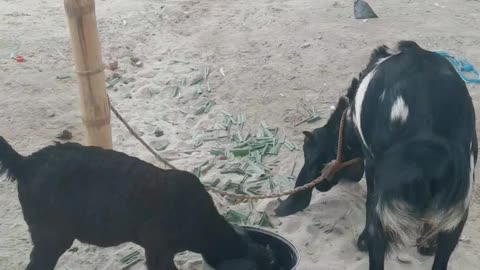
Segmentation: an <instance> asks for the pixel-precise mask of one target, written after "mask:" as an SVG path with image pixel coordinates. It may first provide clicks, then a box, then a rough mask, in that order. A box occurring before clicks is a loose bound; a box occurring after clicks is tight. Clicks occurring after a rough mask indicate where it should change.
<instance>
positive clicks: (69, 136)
mask: <svg viewBox="0 0 480 270" xmlns="http://www.w3.org/2000/svg"><path fill="white" fill-rule="evenodd" d="M72 137H73V136H72V132H70V131H69V130H67V129H64V130H63V131H62V132H60V133H59V134H58V135H57V136H55V138H57V139H60V140H71V139H72Z"/></svg>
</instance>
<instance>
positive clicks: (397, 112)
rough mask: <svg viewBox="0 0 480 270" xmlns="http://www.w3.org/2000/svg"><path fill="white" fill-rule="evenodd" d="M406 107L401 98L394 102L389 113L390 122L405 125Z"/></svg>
mask: <svg viewBox="0 0 480 270" xmlns="http://www.w3.org/2000/svg"><path fill="white" fill-rule="evenodd" d="M408 111H409V110H408V107H407V105H406V104H405V101H404V100H403V98H402V97H401V96H399V97H398V98H397V100H395V102H394V103H393V106H392V110H391V112H390V120H392V122H393V121H400V123H405V122H406V121H407V118H408Z"/></svg>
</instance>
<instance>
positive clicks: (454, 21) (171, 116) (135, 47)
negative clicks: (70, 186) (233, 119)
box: [0, 0, 480, 270]
mask: <svg viewBox="0 0 480 270" xmlns="http://www.w3.org/2000/svg"><path fill="white" fill-rule="evenodd" d="M352 2H353V1H333V0H324V1H318V0H277V1H271V0H257V1H233V0H204V1H161V0H136V1H132V0H113V1H105V0H97V15H98V28H99V33H100V36H101V40H102V46H103V56H104V59H105V61H110V60H118V61H119V64H120V69H119V70H118V71H117V72H118V73H119V74H120V75H121V76H122V82H120V83H117V84H116V85H114V86H113V87H111V88H109V94H110V95H111V98H112V100H113V102H114V104H115V106H117V108H118V109H119V110H120V111H121V112H122V114H124V116H125V118H126V119H127V120H128V121H129V122H130V123H132V124H133V125H134V126H135V128H136V130H138V131H139V132H140V133H142V134H143V138H144V139H146V140H147V141H148V142H149V143H152V144H153V145H155V146H156V148H157V149H163V148H165V149H164V150H161V151H160V153H161V154H162V155H163V156H165V157H167V158H168V159H169V160H171V162H172V163H173V164H174V165H176V166H178V167H179V168H182V169H186V170H190V171H191V170H193V169H194V168H195V167H196V166H198V165H200V164H202V163H204V162H205V161H208V160H213V157H212V155H211V154H210V153H209V150H210V149H212V147H214V146H218V145H221V144H222V143H224V142H221V141H219V142H215V141H210V142H204V143H203V144H202V145H200V146H198V144H197V142H198V140H199V138H201V137H202V136H207V135H209V134H208V133H209V130H210V129H212V128H214V127H215V124H216V123H217V122H219V121H222V119H223V116H222V114H221V112H222V111H227V112H229V113H233V114H238V113H244V114H245V115H246V117H247V119H248V120H247V125H246V128H247V129H251V130H256V129H257V128H258V126H259V124H260V122H261V121H262V120H265V121H266V122H267V123H268V125H269V126H271V127H278V128H280V129H281V130H282V132H285V133H286V135H287V137H288V138H289V139H290V140H291V141H293V142H295V143H296V144H297V145H301V142H302V139H303V138H302V135H301V131H302V130H305V129H307V130H311V129H313V128H315V127H317V126H319V125H321V124H322V123H323V121H324V120H325V118H326V117H328V108H329V107H330V106H331V105H332V104H334V103H335V101H336V99H337V98H338V97H339V96H340V95H341V94H342V92H343V91H344V89H345V88H346V86H348V83H349V81H350V80H351V78H352V76H354V75H356V74H357V73H358V71H360V69H361V68H362V67H363V65H364V64H365V63H366V59H367V57H368V55H369V53H370V51H371V50H372V49H373V48H374V47H376V46H378V45H380V44H382V43H386V44H389V45H392V44H394V43H395V42H396V41H398V40H400V39H413V40H416V41H417V42H419V44H420V45H421V46H424V47H425V48H429V49H442V50H446V51H449V52H452V53H454V54H457V55H459V56H462V57H465V58H468V59H469V60H471V62H472V63H473V64H474V65H476V66H477V67H480V60H479V59H480V49H479V47H478V40H480V32H479V31H478V30H477V28H478V25H480V2H479V1H478V0H470V1H463V0H427V1H411V0H398V1H386V0H371V1H369V2H370V4H371V5H372V6H373V7H374V9H375V11H376V12H377V14H378V15H379V16H380V17H381V18H380V19H377V20H370V21H361V20H354V19H353V18H352ZM0 21H1V23H0V70H1V72H0V134H1V135H2V136H4V137H6V138H7V139H8V140H9V141H10V142H11V143H12V144H13V145H14V147H15V148H16V149H17V150H18V151H19V152H21V153H23V154H29V153H31V152H33V151H35V150H37V149H39V148H41V147H43V146H45V145H47V144H50V143H52V140H54V139H55V136H56V135H57V134H58V133H60V132H61V131H62V130H64V129H68V130H70V131H71V132H72V133H73V141H79V142H81V141H82V126H81V120H80V115H79V107H78V86H77V84H76V78H75V74H74V73H73V65H72V60H71V50H70V44H69V36H68V32H67V28H66V20H65V15H64V10H63V3H62V1H47V0H42V1H34V0H0ZM11 53H15V54H16V55H21V56H23V57H25V59H26V62H25V63H16V62H15V61H14V60H11V59H10V55H11ZM132 56H134V57H138V58H139V59H140V60H141V61H142V62H143V66H142V67H135V66H132V65H131V64H130V57H132ZM205 68H208V69H209V70H210V75H209V78H208V85H207V83H206V81H203V82H201V83H199V84H196V85H193V86H190V83H191V82H192V80H194V78H195V77H198V76H200V75H201V73H202V71H203V70H205ZM199 74H200V75H199ZM107 75H108V76H109V77H110V78H111V76H112V74H111V72H107ZM125 80H126V82H127V83H124V82H123V81H125ZM183 82H186V84H185V85H184V83H183ZM177 85H180V94H179V96H177V97H174V96H173V95H172V92H173V88H174V87H176V86H177ZM208 87H209V88H210V91H205V90H206V89H208ZM199 88H200V89H202V90H203V92H204V93H203V94H201V95H198V94H197V93H198V89H199ZM478 91H479V87H476V88H475V87H471V92H472V95H473V96H474V97H475V100H476V103H478V102H477V98H476V96H477V94H478ZM208 100H214V101H215V103H216V105H215V106H213V107H212V109H211V111H210V112H209V113H206V114H200V115H196V114H195V111H196V110H197V109H198V108H199V107H200V106H201V105H203V104H204V103H205V102H207V101H208ZM302 102H306V103H308V104H310V105H314V106H316V107H317V108H318V109H319V110H321V112H322V116H323V119H322V121H320V122H316V123H313V124H303V125H300V126H298V127H293V122H292V121H293V119H298V118H299V117H301V116H300V114H299V112H298V111H297V108H298V107H299V104H301V103H302ZM446 109H448V108H446ZM112 119H113V120H112V126H113V134H114V145H115V149H117V150H120V151H124V152H126V153H129V154H132V155H135V156H138V157H140V158H142V159H144V160H147V161H149V162H153V163H155V160H154V158H153V157H152V156H151V155H150V154H149V153H148V152H147V151H145V149H144V148H143V147H142V146H141V145H139V143H138V142H137V141H136V140H135V139H134V138H133V137H132V136H130V135H129V133H128V132H127V131H126V129H125V128H123V127H122V126H121V124H120V123H119V122H118V121H117V120H116V119H114V118H112ZM157 128H158V129H161V130H162V131H163V132H164V135H163V136H161V137H156V136H155V135H154V131H155V130H156V129H157ZM295 160H296V162H297V163H298V164H302V162H303V161H302V154H301V152H300V151H297V152H290V151H288V150H287V149H285V148H282V150H281V152H280V154H279V156H278V159H277V162H276V163H274V165H272V170H273V173H274V174H278V175H288V174H289V173H290V171H291V170H292V164H293V163H294V161H295ZM221 165H222V162H221V161H219V162H218V163H215V164H214V165H213V168H212V169H211V170H210V171H208V172H206V174H205V175H203V176H202V179H203V180H205V181H207V180H208V181H211V180H213V179H216V178H221V180H222V181H226V180H227V178H232V179H233V180H238V179H237V178H238V177H237V178H235V176H230V175H228V176H225V175H221V174H219V171H220V167H221ZM299 169H300V165H298V166H297V167H296V169H295V173H297V172H298V170H299ZM292 184H293V183H289V184H286V186H284V187H283V188H288V186H289V185H292ZM364 196H365V191H364V187H363V183H362V184H361V185H357V184H355V185H343V186H339V187H337V188H335V189H334V190H332V191H331V192H329V193H326V194H320V193H315V195H314V199H313V201H312V204H311V206H310V207H309V208H308V209H307V210H306V211H304V212H302V213H299V214H297V215H294V216H291V217H287V218H282V219H278V218H275V217H272V220H273V223H274V224H275V227H276V228H275V229H274V230H275V231H278V232H280V233H281V234H282V235H283V236H285V237H286V238H288V239H289V240H291V241H292V242H293V243H294V244H296V245H297V247H298V248H299V250H300V252H301V255H302V262H301V265H300V268H299V269H302V270H313V269H322V270H323V269H324V270H330V269H331V270H340V269H348V270H365V269H367V268H368V256H367V255H366V254H364V253H361V252H359V251H357V250H356V248H355V246H354V242H355V240H356V236H357V234H358V233H359V232H360V231H361V229H362V226H363V224H364V205H363V204H364ZM214 198H215V200H216V202H217V204H218V206H219V209H220V210H221V211H222V212H225V211H226V210H227V209H228V208H229V207H230V206H229V205H228V203H227V202H226V201H224V200H223V199H222V198H220V197H218V196H215V195H214ZM276 203H277V202H276V201H274V200H271V201H264V202H262V203H261V204H259V205H258V206H257V208H258V209H260V210H261V209H266V210H267V211H268V212H270V213H271V211H272V210H273V209H274V208H275V206H276ZM479 215H480V205H479V200H478V199H477V198H475V201H474V203H473V205H472V210H471V215H470V219H469V221H468V224H467V226H466V229H465V231H464V234H463V237H462V241H461V242H460V244H459V247H458V249H457V250H456V251H455V253H454V256H453V258H452V260H451V267H450V268H451V269H462V270H469V269H478V265H479V264H480V257H478V254H480V242H479V241H478V239H479V237H480V229H479V228H480V226H479V222H480V220H479ZM30 249H31V244H30V239H29V235H28V232H27V227H26V225H25V223H24V221H23V217H22V214H21V210H20V206H19V203H18V199H17V194H16V187H15V185H14V184H12V183H7V182H4V181H3V182H0V269H8V270H15V269H24V267H25V266H26V264H27V263H28V255H29V252H30ZM134 250H141V249H140V248H139V247H137V246H134V245H130V244H125V245H122V246H119V247H114V248H105V249H100V248H96V247H94V246H89V245H84V244H80V243H78V242H75V244H74V247H73V248H72V249H71V250H70V251H69V252H67V253H66V254H65V255H64V256H63V257H62V258H61V259H60V261H59V263H58V266H57V269H72V270H73V269H78V270H80V269H105V270H113V269H121V268H122V264H121V263H120V259H121V258H122V257H123V256H125V255H126V254H128V253H130V252H132V251H134ZM399 254H401V255H400V256H401V258H402V260H403V261H407V264H405V263H401V262H400V261H399V260H398V258H397V255H398V254H393V255H392V256H391V258H390V259H389V260H388V262H387V269H392V270H396V269H406V268H408V269H412V270H421V269H423V270H425V269H430V267H431V263H432V259H431V258H426V257H421V256H419V255H418V254H416V252H415V251H414V250H413V249H408V250H405V251H402V252H401V253H399ZM177 263H178V265H179V268H180V269H184V270H186V269H188V270H192V269H200V268H201V264H202V262H201V261H200V260H199V258H198V256H192V255H189V254H187V255H184V256H179V258H178V261H177ZM130 269H137V270H139V269H145V267H144V266H143V264H142V263H139V264H136V265H134V266H133V267H131V268H130Z"/></svg>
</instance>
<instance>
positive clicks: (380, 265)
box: [367, 198, 387, 270]
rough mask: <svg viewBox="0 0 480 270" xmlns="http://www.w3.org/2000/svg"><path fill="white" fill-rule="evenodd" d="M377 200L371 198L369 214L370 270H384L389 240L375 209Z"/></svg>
mask: <svg viewBox="0 0 480 270" xmlns="http://www.w3.org/2000/svg"><path fill="white" fill-rule="evenodd" d="M373 205H375V199H374V198H371V200H370V204H369V205H368V206H367V207H368V208H369V210H368V212H369V214H370V216H369V217H368V223H367V231H368V258H369V264H370V266H369V269H370V270H384V263H385V251H386V248H387V239H386V236H385V232H384V230H383V226H382V224H381V221H380V218H379V216H378V214H377V212H376V211H375V209H374V208H373Z"/></svg>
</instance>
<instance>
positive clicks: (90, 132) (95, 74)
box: [64, 0, 112, 149]
mask: <svg viewBox="0 0 480 270" xmlns="http://www.w3.org/2000/svg"><path fill="white" fill-rule="evenodd" d="M64 5H65V11H66V13H67V18H68V27H69V29H70V39H71V44H72V52H73V60H74V62H75V68H76V72H77V77H78V81H79V85H80V109H81V115H82V121H83V125H84V126H85V131H86V136H87V141H86V144H87V145H95V146H100V147H103V148H106V149H111V148H112V127H111V125H110V106H109V102H108V96H107V91H106V87H105V73H104V71H103V70H104V65H103V60H102V53H101V46H100V41H99V38H98V30H97V22H96V16H95V0H65V2H64Z"/></svg>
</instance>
